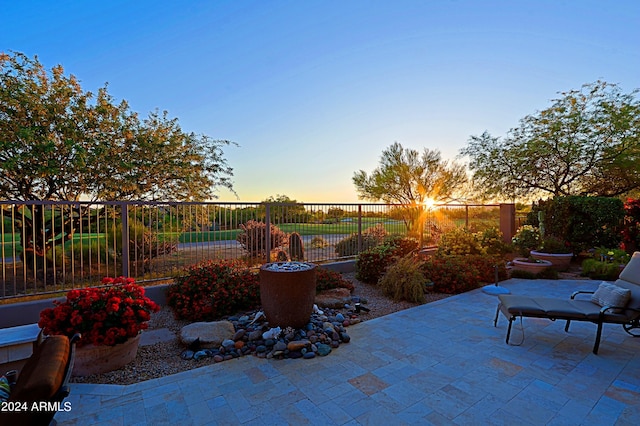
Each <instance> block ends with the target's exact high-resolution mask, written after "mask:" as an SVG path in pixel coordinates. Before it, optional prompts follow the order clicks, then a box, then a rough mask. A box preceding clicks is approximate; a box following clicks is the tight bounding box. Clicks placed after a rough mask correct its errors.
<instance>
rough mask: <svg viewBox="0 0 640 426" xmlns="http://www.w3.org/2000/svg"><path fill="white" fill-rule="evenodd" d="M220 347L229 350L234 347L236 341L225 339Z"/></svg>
mask: <svg viewBox="0 0 640 426" xmlns="http://www.w3.org/2000/svg"><path fill="white" fill-rule="evenodd" d="M222 347H223V348H225V349H226V350H231V349H233V348H235V347H236V342H235V341H233V340H231V339H226V340H223V341H222Z"/></svg>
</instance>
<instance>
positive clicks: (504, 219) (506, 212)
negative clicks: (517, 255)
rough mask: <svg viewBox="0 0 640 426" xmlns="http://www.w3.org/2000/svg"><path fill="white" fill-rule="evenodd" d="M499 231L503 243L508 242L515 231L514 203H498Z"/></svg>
mask: <svg viewBox="0 0 640 426" xmlns="http://www.w3.org/2000/svg"><path fill="white" fill-rule="evenodd" d="M500 232H502V239H503V241H504V242H505V243H510V242H511V238H512V237H513V236H514V235H515V233H516V205H515V204H500Z"/></svg>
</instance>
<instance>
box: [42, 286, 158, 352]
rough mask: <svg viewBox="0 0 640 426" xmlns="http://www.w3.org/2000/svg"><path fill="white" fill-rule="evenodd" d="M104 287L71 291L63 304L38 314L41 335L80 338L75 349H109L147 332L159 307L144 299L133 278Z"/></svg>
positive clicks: (139, 287) (55, 303)
mask: <svg viewBox="0 0 640 426" xmlns="http://www.w3.org/2000/svg"><path fill="white" fill-rule="evenodd" d="M102 284H106V287H99V288H96V287H92V288H83V289H78V290H71V291H69V292H68V293H67V300H66V301H64V302H59V301H54V302H53V303H54V305H56V306H55V308H47V309H44V310H43V311H42V312H40V321H38V325H39V326H40V328H42V329H43V332H44V334H47V335H54V334H62V335H66V336H69V337H71V336H73V335H74V334H76V333H81V334H82V339H81V340H80V341H79V342H78V346H82V345H88V344H94V345H105V346H113V345H117V344H119V343H124V342H125V341H126V340H127V339H129V338H131V337H135V336H137V335H138V333H139V332H140V331H141V330H144V329H146V328H147V321H149V319H150V318H151V313H152V312H158V311H159V310H160V307H159V306H158V305H157V304H156V303H154V302H153V301H152V300H151V299H149V298H148V297H146V296H145V295H144V288H143V287H141V286H139V285H136V284H135V280H134V279H133V278H125V277H118V278H109V277H106V278H104V279H103V280H102Z"/></svg>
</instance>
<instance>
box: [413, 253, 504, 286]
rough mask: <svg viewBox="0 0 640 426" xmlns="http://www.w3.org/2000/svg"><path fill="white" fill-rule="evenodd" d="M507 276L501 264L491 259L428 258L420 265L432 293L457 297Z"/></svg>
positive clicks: (485, 256) (480, 256) (487, 257)
mask: <svg viewBox="0 0 640 426" xmlns="http://www.w3.org/2000/svg"><path fill="white" fill-rule="evenodd" d="M496 265H498V279H499V280H504V279H506V277H507V270H506V266H505V263H504V262H503V261H502V260H500V259H497V258H495V257H493V256H488V255H467V256H431V257H429V258H427V259H426V260H425V261H424V264H423V266H422V269H423V272H424V276H425V277H426V278H427V279H428V280H430V281H432V282H433V291H434V292H436V293H446V294H458V293H464V292H466V291H469V290H473V289H475V288H478V287H480V286H481V285H484V284H487V283H491V282H494V281H495V267H496Z"/></svg>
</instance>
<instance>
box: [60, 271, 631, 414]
mask: <svg viewBox="0 0 640 426" xmlns="http://www.w3.org/2000/svg"><path fill="white" fill-rule="evenodd" d="M501 285H502V286H504V287H507V288H509V289H510V290H511V292H512V293H514V294H526V295H545V296H557V297H568V296H569V295H570V294H571V293H572V292H573V291H574V290H577V289H595V288H596V287H597V285H598V282H596V281H583V280H581V281H573V280H558V281H548V280H521V279H511V280H509V281H506V282H503V283H501ZM496 306H497V299H496V298H495V297H494V296H489V295H487V294H485V293H483V292H482V291H480V290H475V291H472V292H468V293H465V294H461V295H458V296H454V297H450V298H447V299H444V300H440V301H437V302H433V303H430V304H426V305H422V306H419V307H416V308H413V309H408V310H405V311H401V312H397V313H395V314H391V315H387V316H385V317H380V318H376V319H373V320H370V321H366V322H364V323H361V324H358V325H355V326H351V327H349V334H350V335H351V343H349V344H348V345H341V347H340V348H338V349H336V350H334V351H333V352H332V353H331V354H330V355H328V356H327V357H324V358H315V359H311V360H302V359H296V360H281V361H277V360H264V359H259V358H256V357H244V358H239V359H236V360H232V361H226V362H223V363H220V364H213V365H210V366H206V367H202V368H198V369H196V370H191V371H186V372H183V373H179V374H175V375H172V376H167V377H163V378H160V379H154V380H149V381H146V382H142V383H138V384H134V385H129V386H119V385H91V384H73V385H72V388H71V395H70V396H69V397H68V398H67V401H70V402H71V411H69V412H59V413H58V414H57V415H56V420H57V421H58V424H59V425H61V426H65V425H89V424H91V425H147V424H148V425H165V424H166V425H227V424H228V425H237V424H241V425H279V424H293V425H302V424H312V425H316V424H317V425H359V424H362V425H385V426H386V425H401V424H407V425H423V424H436V425H446V424H461V425H465V424H466V425H478V424H485V425H504V424H517V425H598V426H602V425H636V424H638V421H639V420H638V419H640V338H639V339H634V338H632V337H631V336H629V335H627V334H626V333H625V332H624V330H623V329H622V327H621V326H615V325H605V326H604V332H603V340H602V343H601V345H600V351H599V355H593V354H592V353H591V349H592V346H593V340H594V337H595V331H596V326H595V325H594V324H590V323H582V322H575V323H572V324H571V329H570V332H569V333H565V332H564V322H562V321H556V322H553V321H549V320H545V319H533V318H525V319H524V321H523V325H524V332H522V331H521V329H520V328H519V323H518V324H517V325H516V324H515V323H514V330H513V332H512V337H511V339H512V343H514V342H515V343H519V342H520V341H521V342H522V343H521V344H520V346H513V345H506V344H505V342H504V338H505V335H506V327H507V324H508V322H507V320H506V319H505V318H504V317H503V316H502V315H501V316H500V318H499V320H498V327H497V328H494V327H493V318H494V315H495V310H496Z"/></svg>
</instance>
